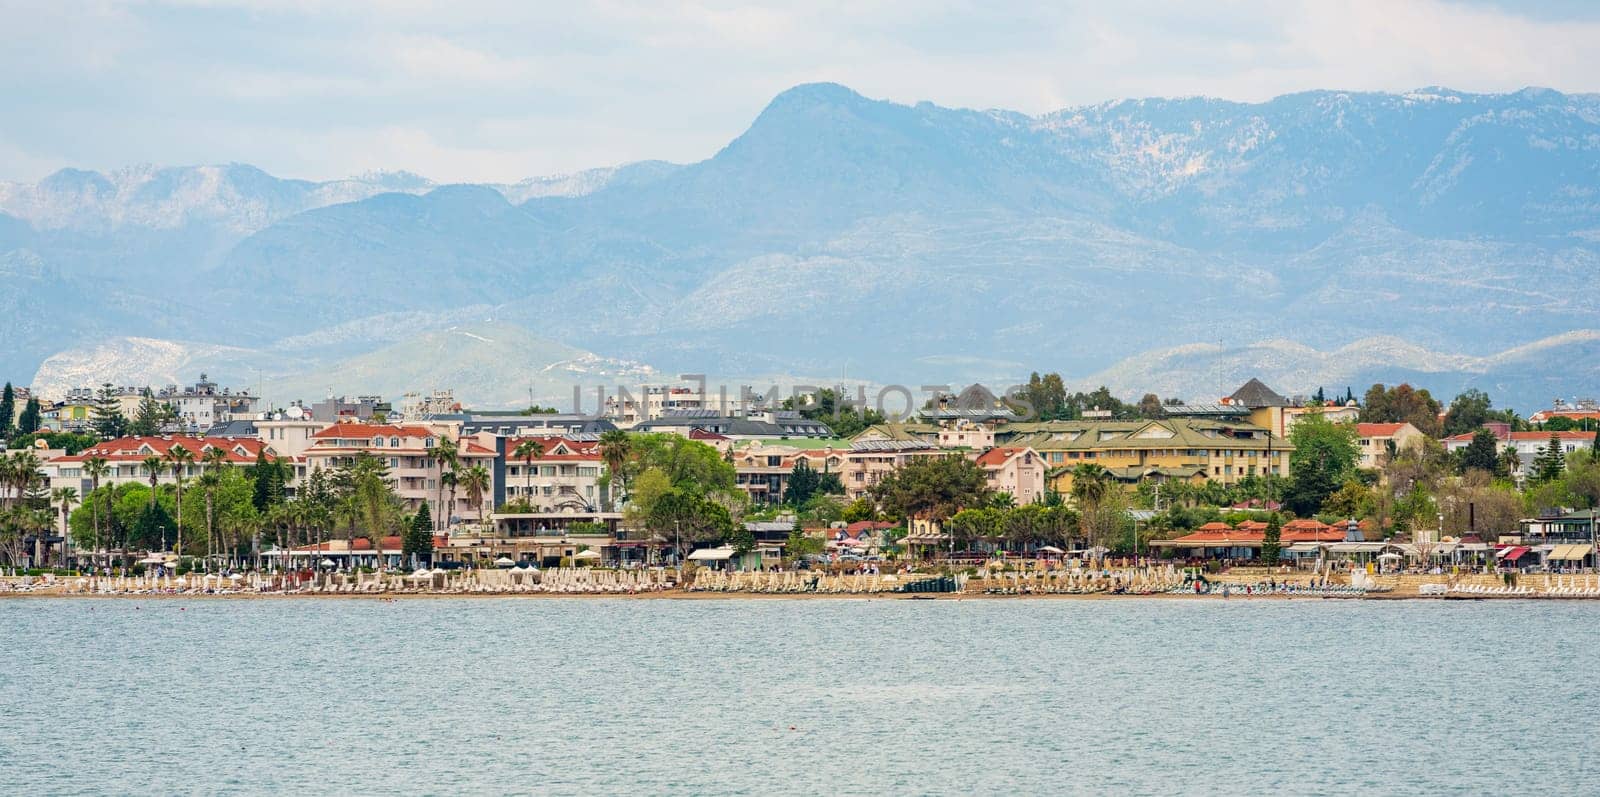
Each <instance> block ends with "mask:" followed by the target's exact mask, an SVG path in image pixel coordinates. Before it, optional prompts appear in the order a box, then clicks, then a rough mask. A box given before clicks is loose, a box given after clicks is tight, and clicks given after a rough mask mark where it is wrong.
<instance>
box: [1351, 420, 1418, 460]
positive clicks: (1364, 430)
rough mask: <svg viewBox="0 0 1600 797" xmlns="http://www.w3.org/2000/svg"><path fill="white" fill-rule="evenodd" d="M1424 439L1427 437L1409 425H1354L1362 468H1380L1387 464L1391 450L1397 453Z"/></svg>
mask: <svg viewBox="0 0 1600 797" xmlns="http://www.w3.org/2000/svg"><path fill="white" fill-rule="evenodd" d="M1425 439H1427V435H1424V434H1423V433H1422V431H1421V430H1419V429H1417V427H1415V426H1412V425H1411V424H1409V423H1358V424H1356V445H1357V446H1358V447H1359V448H1360V450H1361V467H1363V468H1381V467H1383V466H1384V465H1385V464H1387V463H1388V461H1389V452H1390V450H1391V449H1392V450H1394V451H1395V452H1399V451H1402V450H1404V449H1405V448H1407V447H1410V446H1414V445H1419V444H1421V443H1422V441H1423V440H1425Z"/></svg>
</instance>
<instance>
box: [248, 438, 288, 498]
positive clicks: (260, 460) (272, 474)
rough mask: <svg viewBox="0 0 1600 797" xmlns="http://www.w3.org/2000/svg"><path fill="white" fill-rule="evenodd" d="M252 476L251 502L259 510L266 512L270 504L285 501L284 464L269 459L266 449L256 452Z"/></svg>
mask: <svg viewBox="0 0 1600 797" xmlns="http://www.w3.org/2000/svg"><path fill="white" fill-rule="evenodd" d="M250 477H251V481H252V482H253V487H254V492H253V495H252V496H251V503H253V504H255V507H256V510H257V511H260V512H264V511H266V509H267V507H269V506H273V505H275V504H281V503H283V482H284V478H283V464H282V463H280V462H278V461H277V460H276V459H270V460H269V459H267V452H266V450H265V449H263V450H261V451H257V452H256V464H255V466H254V467H252V468H251V472H250Z"/></svg>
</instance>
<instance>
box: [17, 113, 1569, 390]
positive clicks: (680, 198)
mask: <svg viewBox="0 0 1600 797" xmlns="http://www.w3.org/2000/svg"><path fill="white" fill-rule="evenodd" d="M1597 142H1600V98H1596V97H1595V96H1591V95H1564V94H1560V93H1558V92H1553V91H1548V90H1538V89H1529V90H1524V91H1521V92H1516V93H1513V94H1503V95H1477V94H1465V93H1461V92H1455V91H1450V90H1447V89H1437V88H1434V89H1421V90H1418V91H1415V92H1410V93H1407V94H1401V95H1395V94H1381V93H1350V92H1331V91H1319V92H1307V93H1302V94H1295V95H1288V96H1284V97H1279V98H1277V99H1274V100H1271V101H1268V102H1265V103H1257V104H1244V103H1234V102H1225V101H1220V100H1210V99H1176V100H1166V99H1148V100H1133V101H1118V102H1110V103H1104V104H1100V105H1094V106H1088V107H1082V108H1072V109H1066V110H1062V111H1058V112H1055V113H1051V114H1047V115H1043V116H1037V117H1035V116H1027V115H1023V114H1018V113H1012V112H1006V111H974V110H959V109H949V108H942V107H939V106H935V105H932V104H929V103H922V104H918V105H915V106H906V105H898V104H894V103H889V102H881V101H875V100H870V99H866V98H864V97H861V96H860V95H858V94H856V93H854V92H852V91H850V90H849V89H847V88H844V87H842V86H836V85H827V84H822V85H806V86H799V87H796V88H794V89H791V90H789V91H786V92H784V93H783V94H780V95H779V96H778V97H776V98H775V99H774V100H773V101H772V103H771V104H770V105H769V106H768V107H767V108H766V109H765V110H764V111H763V112H762V113H761V114H760V115H759V116H758V117H757V118H756V119H755V121H754V122H753V123H752V124H751V126H750V128H749V129H748V130H747V131H746V132H745V133H744V134H743V135H741V136H739V137H738V138H736V139H735V140H734V141H732V142H730V143H729V144H728V146H726V147H725V148H723V149H722V150H721V151H719V152H718V153H716V154H715V155H714V156H713V157H711V158H709V159H707V160H705V161H701V162H699V163H694V164H688V165H681V166H679V165H672V164H662V163H641V164H634V165H631V166H625V167H620V168H616V169H605V170H592V171H590V172H583V173H580V174H576V175H569V176H563V177H558V178H538V179H531V180H524V181H521V182H508V183H504V184H497V185H492V186H435V185H433V184H431V183H428V182H427V181H425V180H423V179H421V178H416V177H415V176H404V175H402V176H387V177H379V178H370V179H356V180H353V181H337V182H335V183H307V182H304V181H285V180H277V179H276V178H272V177H270V176H268V175H265V174H264V173H261V172H259V171H258V170H254V169H252V168H250V167H242V166H230V167H197V168H195V169H188V170H144V171H140V172H137V173H136V174H134V175H133V176H131V177H130V176H127V175H121V173H119V175H121V176H117V175H112V176H107V175H97V174H95V173H90V172H63V173H59V174H57V175H55V176H52V177H51V178H49V179H47V180H46V181H44V182H41V183H40V184H39V185H37V186H33V187H17V186H10V187H5V186H0V212H3V213H5V214H9V216H10V217H12V218H11V219H10V220H9V221H8V220H7V219H6V218H5V217H0V269H10V270H12V271H29V273H36V274H44V273H53V274H59V275H60V279H59V280H58V281H57V282H56V284H58V285H67V286H71V287H70V288H68V289H67V291H68V293H70V292H71V291H73V290H80V289H83V288H84V286H95V285H108V286H112V287H113V288H115V290H114V291H111V292H114V293H117V294H119V296H120V297H121V298H119V300H118V302H116V303H114V305H115V306H114V307H112V308H111V311H110V312H106V311H103V310H102V309H101V308H100V307H98V306H92V305H91V306H85V305H84V304H83V303H82V302H80V303H78V304H77V306H74V305H73V303H72V302H71V301H70V299H69V298H67V297H61V296H58V295H56V294H47V295H44V296H42V297H41V298H37V299H29V300H24V301H25V302H32V304H28V305H26V306H25V308H24V309H28V310H30V311H38V312H44V313H45V314H46V317H50V318H55V319H67V320H68V321H69V322H70V323H68V324H66V326H67V329H66V330H62V329H61V328H60V325H57V326H56V328H55V329H54V332H53V334H52V333H51V332H50V331H49V330H48V329H47V328H46V329H44V330H43V331H41V328H40V327H39V324H38V323H37V322H36V321H35V322H29V321H27V320H23V319H19V318H18V317H17V315H16V313H15V312H13V313H12V314H11V315H10V316H8V317H7V318H6V319H5V320H0V336H4V337H5V338H7V339H8V342H9V340H11V339H15V340H16V341H17V344H16V345H15V346H6V347H0V368H9V369H15V370H21V371H26V370H28V369H30V368H31V367H32V365H33V364H36V363H38V362H39V361H40V360H41V359H42V358H43V357H44V356H46V355H48V354H50V353H51V352H52V351H55V350H57V349H60V348H66V347H67V346H70V345H78V344H82V343H85V342H92V341H93V339H94V338H95V337H96V336H102V335H106V334H121V335H139V336H146V337H158V338H173V339H182V340H190V341H203V342H206V343H211V344H226V345H248V346H254V347H263V348H267V349H270V348H272V346H273V345H274V342H275V341H278V340H280V339H282V338H288V337H291V336H301V338H304V337H305V336H307V335H308V334H309V333H311V332H312V331H313V330H323V331H322V332H319V334H317V335H316V336H314V338H315V339H316V340H317V341H318V342H319V345H322V346H326V347H332V348H333V349H339V350H340V351H341V352H342V353H343V354H344V355H346V356H354V355H357V354H359V353H360V352H361V351H367V350H372V349H376V348H380V347H381V342H380V341H377V340H372V339H369V338H367V337H362V338H360V340H361V341H364V342H362V343H359V344H358V343H356V342H355V341H354V340H353V339H352V340H351V341H350V342H348V343H344V342H342V341H343V340H344V338H343V336H344V335H345V333H343V332H338V331H337V330H350V329H358V328H360V329H367V328H370V326H371V325H370V324H366V323H365V322H364V319H368V318H372V317H382V318H391V319H392V318H407V319H421V320H417V321H415V323H416V324H417V327H416V328H415V329H411V330H409V331H413V332H420V331H426V329H429V328H438V325H436V324H430V323H427V322H426V320H425V319H429V318H440V319H442V318H456V317H458V316H459V315H460V313H461V312H462V311H463V309H464V308H472V309H471V311H470V312H471V314H472V316H473V317H474V318H476V319H479V320H484V321H495V322H505V323H510V324H515V325H517V326H519V327H522V328H526V329H528V330H532V331H533V333H534V334H536V335H537V336H538V337H539V338H541V339H544V340H550V341H558V342H560V343H561V344H565V345H569V346H573V347H576V348H579V349H582V350H587V351H593V352H599V353H600V354H603V355H605V356H609V357H618V358H623V359H626V360H637V361H642V362H648V363H650V364H651V365H652V366H655V367H658V368H660V369H661V370H662V371H663V372H668V373H673V372H685V371H695V372H717V373H724V374H729V375H731V376H736V375H738V374H752V373H791V374H792V373H823V374H839V373H844V374H847V375H848V376H850V377H861V378H869V379H875V380H879V381H886V382H905V383H913V382H921V381H927V380H937V381H950V380H961V379H967V378H975V377H979V376H983V377H986V378H992V377H993V376H994V375H995V374H1002V375H1004V374H1019V373H1026V371H1028V370H1033V369H1058V370H1062V371H1063V372H1065V373H1067V374H1068V375H1079V376H1085V375H1091V374H1097V373H1101V372H1105V373H1112V372H1115V371H1116V369H1117V368H1120V367H1122V366H1120V365H1118V364H1119V363H1121V362H1122V361H1123V360H1124V359H1125V358H1127V357H1130V356H1133V355H1136V354H1138V353H1140V352H1146V351H1149V352H1156V353H1163V354H1162V357H1163V360H1162V361H1163V362H1165V363H1166V364H1167V365H1166V367H1167V369H1168V370H1169V371H1170V372H1171V373H1174V374H1181V373H1186V370H1185V366H1184V362H1183V360H1182V357H1181V356H1179V357H1178V359H1176V360H1174V359H1172V356H1174V355H1171V354H1170V352H1171V351H1172V350H1173V349H1174V347H1183V346H1186V345H1190V344H1205V345H1207V346H1212V347H1219V348H1221V349H1222V350H1227V351H1241V352H1247V353H1248V352H1254V351H1257V349H1256V348H1253V347H1255V346H1256V345H1257V344H1260V343H1261V342H1263V341H1290V342H1292V343H1294V344H1297V345H1300V346H1304V347H1308V348H1307V349H1305V350H1296V349H1295V348H1294V347H1293V346H1291V347H1289V348H1284V347H1283V346H1280V345H1278V344H1275V343H1274V344H1270V345H1269V346H1268V348H1269V349H1270V350H1272V351H1274V352H1278V353H1279V354H1281V355H1282V356H1283V357H1287V358H1289V359H1290V360H1295V362H1288V363H1285V364H1283V368H1284V369H1285V370H1284V372H1285V373H1289V374H1296V373H1304V371H1303V369H1311V368H1318V369H1322V370H1323V371H1325V372H1328V373H1330V375H1331V374H1334V373H1337V374H1344V375H1352V374H1356V373H1357V372H1356V371H1355V370H1353V369H1352V368H1349V367H1344V366H1342V365H1341V364H1340V359H1339V358H1340V356H1342V355H1339V354H1338V353H1339V352H1341V351H1344V348H1345V347H1351V346H1355V349H1353V350H1351V351H1352V352H1354V351H1356V350H1360V351H1368V348H1370V347H1367V344H1366V343H1363V342H1364V341H1370V340H1371V339H1374V338H1380V339H1385V340H1391V339H1392V340H1402V341H1405V342H1407V343H1408V344H1409V345H1411V346H1414V347H1416V350H1417V351H1418V352H1421V354H1418V355H1417V358H1418V359H1417V360H1416V361H1415V362H1407V363H1405V364H1402V363H1399V362H1395V363H1393V364H1392V367H1393V368H1394V369H1395V370H1397V371H1398V370H1400V369H1401V368H1406V369H1413V370H1412V371H1408V373H1411V372H1414V373H1417V374H1421V375H1424V376H1427V375H1430V374H1431V375H1433V376H1432V377H1430V378H1437V379H1439V380H1441V383H1443V382H1446V381H1450V380H1455V381H1460V379H1477V378H1488V376H1489V375H1491V374H1499V376H1496V378H1500V379H1501V382H1500V383H1503V390H1504V391H1505V392H1506V393H1507V394H1515V395H1518V396H1520V397H1523V400H1534V399H1530V398H1527V397H1532V396H1537V397H1538V399H1537V400H1538V401H1543V400H1544V399H1545V397H1546V395H1547V394H1548V393H1549V392H1550V390H1551V389H1552V388H1551V387H1550V384H1549V379H1548V378H1547V377H1551V376H1553V377H1554V378H1556V379H1561V378H1564V377H1563V376H1562V374H1563V373H1564V371H1563V367H1564V365H1570V364H1571V361H1570V358H1571V357H1572V356H1573V352H1572V350H1571V347H1564V346H1548V347H1542V348H1539V347H1536V348H1535V349H1534V350H1533V353H1532V354H1530V355H1529V356H1528V357H1527V358H1524V359H1520V360H1517V361H1516V362H1515V363H1511V362H1509V361H1507V362H1503V363H1502V362H1500V361H1497V360H1494V357H1495V356H1496V355H1497V353H1498V352H1501V351H1504V350H1508V349H1512V348H1513V347H1516V346H1520V345H1523V344H1529V343H1532V342H1534V341H1539V340H1543V339H1545V338H1548V337H1550V336H1556V335H1562V334H1565V333H1569V332H1571V331H1573V330H1582V329H1588V328H1593V327H1600V299H1597V298H1596V295H1595V292H1594V291H1593V290H1591V289H1589V284H1590V283H1592V282H1593V277H1594V276H1595V275H1597V274H1600V197H1597V195H1596V194H1597V191H1600V143H1597ZM208 170H209V171H208ZM169 172H170V173H169ZM19 222H20V224H21V225H22V226H19ZM141 264H143V265H141ZM151 264H163V265H161V266H160V267H152V265H151ZM141 268H144V269H146V270H145V271H143V272H140V270H139V269H141ZM51 269H54V270H55V271H50V270H51ZM127 273H144V274H148V275H150V276H153V277H155V278H156V282H155V283H154V284H152V281H151V279H149V278H140V279H137V280H128V279H126V277H125V276H124V275H125V274H127ZM21 279H36V280H37V279H43V277H39V276H34V277H22V278H21ZM169 283H170V284H169ZM106 292H107V291H106V290H104V289H101V290H100V293H101V295H104V294H105V293H106ZM184 308H200V309H202V310H203V311H204V312H203V313H196V312H184ZM0 309H10V306H9V305H7V306H6V307H0ZM408 323H410V322H408ZM383 328H385V329H388V328H389V327H383ZM400 339H401V337H400V336H398V335H397V336H396V337H395V338H393V340H400ZM51 346H54V347H55V348H50V347H51ZM341 347H342V348H341ZM363 347H365V348H363ZM1364 347H1367V348H1364ZM7 349H9V353H8V352H7V351H6V350H7ZM1181 351H1190V350H1188V349H1180V352H1181ZM1194 351H1198V350H1194ZM1327 352H1333V353H1335V354H1334V355H1333V356H1331V357H1330V356H1329V355H1326V354H1324V353H1327ZM1347 353H1350V352H1347ZM1351 356H1354V354H1351ZM1452 357H1455V358H1461V359H1459V360H1451V359H1450V358H1452ZM1296 358H1298V359H1296ZM1564 358H1567V359H1564ZM1358 359H1359V358H1358ZM1579 359H1583V358H1581V357H1580V358H1579ZM1590 360H1592V358H1590ZM1209 361H1210V360H1208V359H1207V358H1206V357H1199V358H1198V359H1197V361H1196V362H1197V363H1198V362H1209ZM1362 361H1363V362H1367V360H1362ZM1585 361H1589V360H1585ZM1461 363H1468V364H1469V365H1470V367H1468V366H1463V365H1461ZM1275 367H1276V366H1275ZM1383 367H1384V364H1383V362H1382V361H1381V360H1378V361H1374V362H1373V363H1372V368H1373V369H1376V371H1380V372H1381V371H1382V368H1383ZM1296 368H1302V371H1296V370H1295V369H1296ZM1341 369H1342V370H1341ZM1452 369H1454V370H1452ZM1497 369H1499V370H1497ZM1190 370H1191V371H1192V369H1190ZM1578 371H1579V372H1578V373H1575V374H1574V375H1573V379H1574V381H1577V383H1578V385H1579V387H1575V388H1573V389H1580V388H1581V385H1582V384H1583V382H1582V381H1581V380H1579V379H1578V377H1579V376H1581V373H1582V370H1581V369H1578ZM1360 373H1361V374H1363V375H1362V377H1361V378H1366V376H1365V375H1364V374H1365V373H1366V372H1360ZM1447 374H1462V375H1463V376H1461V377H1460V379H1457V377H1454V376H1447ZM1541 374H1543V375H1544V376H1541ZM1380 375H1381V374H1380ZM1501 377H1503V378H1501ZM1296 378H1298V377H1296ZM1311 383H1312V382H1307V384H1311ZM1500 383H1497V384H1500ZM1589 383H1590V384H1592V379H1591V380H1590V382H1589ZM1451 384H1454V382H1451ZM1285 389H1290V388H1285Z"/></svg>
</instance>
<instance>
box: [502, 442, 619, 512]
mask: <svg viewBox="0 0 1600 797" xmlns="http://www.w3.org/2000/svg"><path fill="white" fill-rule="evenodd" d="M530 442H531V443H536V444H538V446H539V447H540V449H542V453H540V454H539V455H538V456H537V457H534V458H532V459H523V458H520V457H518V456H516V451H517V449H518V448H520V447H521V446H522V444H524V443H530ZM505 452H506V453H505V474H506V485H505V486H506V490H505V496H506V501H508V502H510V501H524V500H526V501H527V502H528V504H529V506H530V507H532V509H533V511H534V512H568V511H570V512H596V511H599V510H600V509H601V508H602V507H603V506H604V504H606V503H607V502H608V501H607V496H606V494H605V492H606V491H605V490H603V489H602V488H601V484H600V482H601V479H602V478H603V477H604V476H605V475H606V465H605V461H604V460H602V459H601V458H600V442H599V441H598V440H593V439H588V438H582V439H572V438H568V437H560V436H547V437H512V438H508V439H507V440H506V441H505Z"/></svg>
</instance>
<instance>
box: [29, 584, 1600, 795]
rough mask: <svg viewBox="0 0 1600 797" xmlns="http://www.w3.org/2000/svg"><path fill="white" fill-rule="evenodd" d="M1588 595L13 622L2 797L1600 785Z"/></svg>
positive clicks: (667, 604)
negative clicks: (1570, 599)
mask: <svg viewBox="0 0 1600 797" xmlns="http://www.w3.org/2000/svg"><path fill="white" fill-rule="evenodd" d="M1597 620H1600V604H1595V605H1590V604H1578V603H1531V602H1499V603H1496V602H1484V603H1440V602H1360V601H1296V602H1283V601H1257V602H1246V601H1242V600H1234V601H1228V602H1223V601H1220V600H1213V601H1172V600H1116V601H1067V600H1053V601H1052V600H1039V601H1025V600H1007V601H977V600H973V601H961V602H956V601H915V602H913V601H903V600H874V601H845V600H811V601H780V600H727V601H675V600H600V599H576V600H537V599H536V600H515V599H500V600H483V601H479V600H407V601H401V602H398V603H380V602H376V601H360V600H315V599H310V600H295V599H284V600H254V601H245V600H241V601H228V600H209V601H207V600H199V601H183V600H160V601H133V600H0V711H3V718H4V723H5V725H6V729H5V732H4V733H3V734H0V794H30V795H32V794H87V793H111V794H174V793H184V794H188V793H193V794H255V793H285V792H297V793H319V794H353V793H389V792H398V793H407V794H413V793H414V794H455V793H475V794H476V793H483V794H527V793H549V794H621V793H632V794H724V793H749V794H760V793H786V794H788V793H811V794H924V793H928V794H934V793H937V794H974V793H977V794H993V793H1003V792H1021V793H1049V794H1061V793H1106V794H1129V793H1144V794H1179V793H1196V794H1263V793H1269V792H1278V791H1286V792H1290V793H1296V794H1324V793H1326V794H1392V793H1434V794H1461V793H1491V792H1493V793H1500V794H1511V793H1526V794H1535V793H1560V794H1572V793H1596V792H1597V791H1600V785H1597V783H1600V780H1597V779H1600V742H1597V741H1596V736H1595V731H1594V728H1595V725H1594V723H1595V717H1597V716H1600V689H1597V686H1596V682H1597V680H1600V657H1597V654H1600V631H1597V630H1596V629H1597V625H1600V624H1597Z"/></svg>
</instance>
